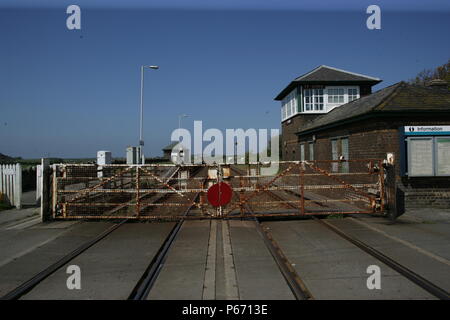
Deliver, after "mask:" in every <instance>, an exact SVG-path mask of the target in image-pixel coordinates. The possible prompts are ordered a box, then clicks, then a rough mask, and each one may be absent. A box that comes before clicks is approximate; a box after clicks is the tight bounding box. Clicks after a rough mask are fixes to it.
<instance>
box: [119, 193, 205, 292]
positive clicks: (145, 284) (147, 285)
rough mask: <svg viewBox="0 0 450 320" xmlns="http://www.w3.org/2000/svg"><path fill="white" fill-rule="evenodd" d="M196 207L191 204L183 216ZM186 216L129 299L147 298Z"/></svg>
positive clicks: (175, 228) (164, 244)
mask: <svg viewBox="0 0 450 320" xmlns="http://www.w3.org/2000/svg"><path fill="white" fill-rule="evenodd" d="M199 195H200V193H198V194H197V195H196V197H195V198H194V201H195V200H196V199H197V198H198V196H199ZM193 207H194V204H191V205H190V206H189V208H188V209H187V210H186V211H185V213H184V215H183V216H187V215H188V213H189V211H190V210H191V209H192V208H193ZM183 222H184V218H181V220H179V221H178V222H177V223H176V224H175V226H174V227H173V228H172V230H171V231H170V233H169V235H168V236H167V237H166V239H165V240H164V242H163V244H162V246H161V247H160V248H159V250H158V252H157V253H156V255H155V256H154V257H153V259H152V261H151V262H150V264H149V265H148V267H147V269H146V270H145V271H144V273H143V275H142V276H141V278H140V279H139V281H138V282H137V284H136V286H135V287H134V288H133V290H132V291H131V293H130V295H129V297H128V300H145V299H146V298H147V296H148V294H149V292H150V290H151V289H152V287H153V285H154V284H155V281H156V279H157V278H158V276H159V274H160V272H161V269H162V267H163V265H164V262H165V261H166V259H167V256H168V253H169V250H170V247H171V246H172V244H173V243H174V242H175V239H176V237H177V235H178V233H179V231H180V229H181V226H182V225H183Z"/></svg>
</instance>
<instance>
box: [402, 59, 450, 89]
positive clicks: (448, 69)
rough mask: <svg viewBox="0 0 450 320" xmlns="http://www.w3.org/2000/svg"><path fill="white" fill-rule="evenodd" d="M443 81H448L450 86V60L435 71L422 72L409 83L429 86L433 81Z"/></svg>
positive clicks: (426, 70)
mask: <svg viewBox="0 0 450 320" xmlns="http://www.w3.org/2000/svg"><path fill="white" fill-rule="evenodd" d="M435 79H441V80H445V81H447V83H448V85H449V86H450V59H449V60H448V61H447V63H445V64H443V65H442V66H439V67H437V68H435V69H425V70H422V71H420V72H419V73H418V74H417V76H416V77H415V78H413V79H410V80H409V81H408V82H409V83H411V84H417V85H421V86H424V85H427V84H428V83H429V82H430V81H431V80H435Z"/></svg>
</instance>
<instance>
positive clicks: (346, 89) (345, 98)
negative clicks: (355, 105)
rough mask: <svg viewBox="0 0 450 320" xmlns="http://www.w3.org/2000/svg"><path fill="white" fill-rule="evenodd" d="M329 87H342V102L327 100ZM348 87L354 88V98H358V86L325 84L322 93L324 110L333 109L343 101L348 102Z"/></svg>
mask: <svg viewBox="0 0 450 320" xmlns="http://www.w3.org/2000/svg"><path fill="white" fill-rule="evenodd" d="M329 89H332V90H333V89H344V102H342V103H340V102H338V103H335V102H328V90H329ZM349 89H356V99H359V98H360V92H359V86H326V87H325V93H324V100H325V103H326V112H330V111H331V110H333V109H334V108H336V107H339V106H341V105H343V104H345V103H349V102H350V100H349V95H348V90H349ZM356 99H355V100H356Z"/></svg>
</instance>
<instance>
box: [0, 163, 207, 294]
mask: <svg viewBox="0 0 450 320" xmlns="http://www.w3.org/2000/svg"><path fill="white" fill-rule="evenodd" d="M200 172H201V169H200V170H197V171H196V172H195V173H194V174H195V175H197V174H199V173H200ZM199 194H200V193H198V194H197V195H196V196H195V198H194V201H195V200H196V199H197V198H198V196H199ZM170 196H171V195H164V196H163V197H164V198H166V197H170ZM172 196H173V195H172ZM193 207H194V204H191V205H190V206H189V208H188V209H187V210H186V211H185V212H184V213H183V215H182V216H183V217H187V216H188V214H189V212H190V211H191V210H192V208H193ZM129 220H130V219H122V220H120V221H119V222H117V223H116V224H114V225H113V226H111V227H110V228H108V229H106V230H105V231H103V232H102V233H100V234H99V235H97V236H95V237H94V238H92V239H91V240H89V241H87V242H85V243H83V244H82V245H80V246H79V247H78V248H76V249H75V250H73V251H72V252H70V253H68V254H66V255H65V256H63V257H62V258H61V259H59V260H58V261H56V262H54V263H52V264H51V265H50V266H48V267H47V268H45V269H44V270H42V271H40V272H39V273H37V274H35V275H34V276H33V277H31V278H30V279H29V280H27V281H25V282H23V283H22V284H21V285H19V286H18V287H16V288H15V289H13V290H11V291H10V292H8V293H7V294H5V295H4V296H2V297H0V300H18V299H20V298H21V297H23V296H24V295H26V294H27V293H29V292H30V291H32V290H33V289H34V288H36V287H37V286H38V285H39V284H40V283H41V282H42V281H44V280H45V279H46V278H48V277H50V276H51V275H52V274H54V273H55V272H56V271H58V270H59V269H61V268H62V267H63V266H64V265H66V264H67V263H69V262H70V261H72V260H73V259H75V258H76V257H78V256H79V255H81V254H83V253H84V252H85V251H86V250H88V249H89V248H91V247H92V246H94V245H95V244H97V243H99V242H100V241H101V240H103V239H104V238H106V237H107V236H108V235H110V234H111V233H113V232H114V231H116V230H117V229H118V228H120V227H121V226H123V225H124V224H125V223H127V222H128V221H129ZM183 222H184V219H183V218H182V219H179V220H178V222H177V223H176V224H175V226H174V227H173V228H172V230H171V231H170V232H169V234H168V236H167V237H166V239H165V240H164V242H163V244H162V246H161V247H160V248H159V250H158V251H157V253H156V255H155V256H154V257H153V259H152V261H151V262H150V264H149V266H148V267H147V269H146V270H145V272H144V274H143V275H142V277H141V278H140V280H139V281H138V283H137V284H136V286H135V287H134V289H133V291H132V292H131V293H130V295H129V299H132V300H142V299H145V298H146V297H147V295H148V293H149V291H150V289H151V287H152V285H153V283H154V281H155V280H156V278H157V276H158V274H159V271H160V269H161V268H162V265H163V263H164V261H165V258H166V256H167V253H168V251H169V249H170V246H171V245H172V243H173V242H174V240H175V238H176V236H177V234H178V232H179V230H180V229H181V226H182V224H183Z"/></svg>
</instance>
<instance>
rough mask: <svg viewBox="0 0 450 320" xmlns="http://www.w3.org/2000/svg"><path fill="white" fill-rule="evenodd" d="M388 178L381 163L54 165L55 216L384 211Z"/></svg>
mask: <svg viewBox="0 0 450 320" xmlns="http://www.w3.org/2000/svg"><path fill="white" fill-rule="evenodd" d="M386 175H387V171H386V170H385V168H384V166H383V160H381V159H365V160H344V161H341V160H330V161H320V160H317V161H281V162H275V163H274V162H272V163H250V164H238V165H234V164H232V165H230V164H213V165H208V164H203V165H191V164H187V165H172V164H154V165H153V164H150V165H95V164H57V165H53V167H52V172H51V183H50V185H51V197H50V201H51V204H50V212H51V215H52V217H53V218H54V219H114V218H117V219H119V218H121V219H123V218H127V219H150V220H151V219H153V220H174V219H175V220H176V219H202V218H230V217H236V218H238V217H239V218H246V217H263V216H279V217H285V216H307V215H330V214H356V213H360V214H363V213H366V214H373V213H384V212H385V208H386V204H387V201H386V199H387V198H388V197H387V196H386V195H387V194H388V193H387V192H386V187H385V180H386ZM189 208H191V209H190V210H188V211H189V213H188V214H187V215H186V210H187V209H189Z"/></svg>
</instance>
